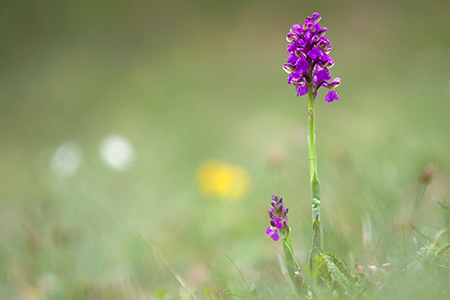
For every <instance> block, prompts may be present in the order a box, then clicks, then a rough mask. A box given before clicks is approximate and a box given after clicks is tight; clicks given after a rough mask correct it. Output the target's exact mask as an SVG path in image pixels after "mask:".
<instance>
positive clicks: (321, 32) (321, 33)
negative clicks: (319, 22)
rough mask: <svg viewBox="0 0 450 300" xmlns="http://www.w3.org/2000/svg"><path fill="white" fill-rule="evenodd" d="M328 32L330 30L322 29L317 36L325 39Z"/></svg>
mask: <svg viewBox="0 0 450 300" xmlns="http://www.w3.org/2000/svg"><path fill="white" fill-rule="evenodd" d="M327 31H328V28H326V27H322V28H321V29H320V30H319V31H318V32H317V34H318V35H319V37H323V36H324V35H325V33H327Z"/></svg>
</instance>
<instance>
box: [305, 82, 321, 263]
mask: <svg viewBox="0 0 450 300" xmlns="http://www.w3.org/2000/svg"><path fill="white" fill-rule="evenodd" d="M308 96H309V105H308V129H309V130H308V155H309V173H310V180H311V204H312V222H313V238H312V246H311V254H310V268H311V271H313V267H314V265H315V264H314V260H315V256H316V255H317V254H319V253H320V252H321V249H322V244H323V239H322V226H321V224H320V223H321V219H320V184H319V177H318V175H317V160H316V132H315V117H316V116H315V110H314V92H313V90H312V84H311V85H310V86H309V92H308Z"/></svg>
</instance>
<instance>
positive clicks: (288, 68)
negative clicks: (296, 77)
mask: <svg viewBox="0 0 450 300" xmlns="http://www.w3.org/2000/svg"><path fill="white" fill-rule="evenodd" d="M283 70H284V71H285V72H286V73H288V74H291V73H292V72H295V66H293V65H291V64H284V65H283Z"/></svg>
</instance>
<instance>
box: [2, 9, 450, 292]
mask: <svg viewBox="0 0 450 300" xmlns="http://www.w3.org/2000/svg"><path fill="white" fill-rule="evenodd" d="M314 11H318V12H320V13H321V15H322V21H321V25H322V26H326V27H328V29H329V30H328V33H327V38H328V39H330V41H331V44H332V46H333V50H332V52H331V56H332V57H333V59H334V61H335V62H336V65H335V66H334V67H333V69H331V75H332V76H333V77H336V76H339V77H340V78H341V79H342V85H341V86H340V87H339V88H338V90H337V91H338V93H339V95H340V100H339V101H336V102H334V103H331V104H327V103H326V102H325V101H324V95H325V93H324V92H323V91H322V92H319V96H318V98H317V103H318V104H317V143H318V145H317V146H318V167H319V175H320V179H321V183H322V198H323V209H322V210H323V214H324V217H323V220H324V231H325V235H326V236H325V239H326V240H325V241H326V248H327V249H328V250H329V251H332V252H334V253H336V254H337V255H339V256H342V257H344V258H346V259H347V260H348V261H349V264H350V265H351V264H352V263H355V262H358V263H361V264H363V265H365V264H368V263H373V260H374V259H373V258H374V255H375V251H376V250H375V248H376V244H377V241H378V239H379V240H380V246H379V250H378V252H377V257H376V261H377V262H379V263H384V262H389V261H390V258H391V257H392V255H393V253H396V251H398V249H400V247H401V243H402V239H401V223H402V222H405V223H408V220H409V218H410V214H411V208H412V206H413V203H414V199H415V197H416V193H417V191H418V189H419V185H418V180H417V179H418V177H419V176H420V173H421V171H422V170H423V168H424V167H425V166H426V165H427V164H429V163H433V164H434V165H435V166H436V167H437V171H436V174H435V176H434V181H433V182H432V184H431V185H430V186H429V188H428V189H427V191H426V193H425V197H424V205H423V214H421V215H420V221H419V222H420V224H421V227H422V229H423V232H424V233H425V234H427V235H428V236H430V237H433V236H434V235H435V233H436V232H437V231H438V230H439V229H441V228H443V227H444V226H448V216H447V219H445V215H443V213H442V212H441V211H440V210H439V208H438V207H437V205H435V203H434V202H433V201H432V199H434V198H436V199H440V200H443V201H445V200H447V201H448V200H449V192H450V155H449V149H450V138H449V137H450V123H449V115H450V89H449V82H450V75H449V74H450V72H449V67H450V56H449V53H450V39H449V38H448V37H449V36H450V3H449V2H448V1H444V0H442V1H437V0H436V1H435V0H432V1H404V0H403V1H402V0H400V1H387V0H381V1H340V2H337V1H266V0H259V1H256V0H248V1H247V0H240V1H237V0H229V1H205V0H197V1H162V0H161V1H143V0H141V1H102V0H99V1H86V0H81V1H20V0H19V1H2V2H1V4H0V39H1V43H0V66H1V67H0V101H1V102H0V103H1V107H0V139H1V143H0V222H1V225H0V270H1V271H0V298H2V299H152V297H153V296H155V295H158V293H162V292H163V291H167V295H168V297H169V298H170V297H172V296H173V297H178V296H177V295H178V290H179V286H180V284H179V283H178V282H177V281H176V279H175V278H174V275H173V274H172V272H171V271H170V270H169V268H168V266H167V264H169V265H170V266H171V267H173V269H174V270H176V272H177V273H179V274H180V276H182V277H183V278H184V279H185V281H186V282H187V283H186V284H187V285H188V286H189V287H190V288H191V289H193V290H195V292H196V293H197V292H201V293H203V294H205V295H210V296H209V297H211V298H214V295H215V294H218V293H222V294H223V293H224V292H225V291H243V290H245V285H244V284H243V282H242V280H241V278H240V276H239V274H238V272H237V271H236V269H235V267H234V266H233V264H232V262H231V261H230V259H231V260H232V261H233V262H234V263H235V264H236V266H238V268H239V269H240V271H241V272H242V273H243V274H244V276H245V278H247V280H248V281H250V282H253V281H256V282H259V281H261V278H265V279H267V281H268V282H271V284H273V283H280V284H283V283H282V282H283V278H282V275H281V274H280V272H279V266H278V262H277V258H276V256H275V254H274V250H273V246H274V243H273V242H272V241H271V239H270V238H269V237H268V236H267V235H266V234H265V228H266V227H267V226H268V217H267V209H268V208H269V205H270V196H271V195H272V194H273V193H277V194H279V195H282V196H283V197H284V198H285V202H286V205H287V206H288V207H290V219H289V222H290V225H291V227H292V228H293V234H294V246H295V248H296V251H297V252H296V254H297V256H298V258H299V261H301V262H302V263H304V262H305V261H306V259H307V256H308V252H309V243H310V218H311V217H310V204H309V184H308V183H309V179H308V176H309V171H308V165H307V147H306V126H307V123H306V107H307V101H306V98H297V97H296V96H295V92H294V88H293V86H289V85H287V84H286V78H287V74H286V73H284V72H283V70H282V69H281V65H282V64H283V63H284V61H285V60H286V58H287V55H286V48H285V47H286V40H285V34H286V33H287V31H288V30H289V28H290V26H291V25H292V24H294V23H300V22H303V20H304V19H305V18H306V17H307V16H308V15H311V13H313V12H314ZM114 137H115V138H114ZM108 138H109V139H108ZM111 138H112V140H113V141H116V142H117V143H116V144H114V143H112V144H111V143H110V144H108V141H111ZM105 145H106V146H105ZM108 145H109V146H110V147H109V146H108ZM111 145H113V146H111ZM114 145H116V146H117V147H115V146H114ZM105 147H106V148H105ZM108 147H109V148H108ZM111 147H112V148H111ZM102 149H103V150H102ZM104 149H110V150H104ZM111 149H112V150H111ZM114 149H115V150H114ZM117 149H119V150H117ZM120 149H122V150H120ZM105 151H106V153H110V154H111V153H112V154H111V155H112V157H113V158H112V159H113V160H114V157H115V158H116V159H117V157H119V158H118V159H119V162H118V163H116V164H114V163H111V162H110V161H109V163H108V157H109V156H108V155H109V154H105ZM108 151H110V152H108ZM111 151H112V152H111ZM115 151H116V152H115ZM124 153H125V154H124ZM121 155H122V156H121ZM120 159H122V160H120ZM210 160H220V161H223V162H226V163H229V164H231V165H234V166H240V168H242V169H244V170H245V172H246V174H247V176H248V180H249V182H250V186H249V188H248V189H247V192H246V193H245V194H244V195H243V196H241V197H239V198H233V199H229V198H227V197H218V196H208V195H205V194H203V193H202V190H201V187H200V186H199V184H198V181H197V176H198V175H197V174H198V172H199V171H198V170H199V168H201V166H202V165H203V164H204V163H206V162H208V161H210ZM150 244H151V245H153V246H154V247H155V248H157V249H159V251H160V252H161V253H163V255H164V257H165V259H166V260H167V264H166V263H164V261H163V259H161V258H160V257H159V256H158V255H157V253H156V252H155V251H154V250H153V249H152V247H151V245H150ZM228 258H230V259H228ZM209 291H210V292H209ZM230 298H231V297H230Z"/></svg>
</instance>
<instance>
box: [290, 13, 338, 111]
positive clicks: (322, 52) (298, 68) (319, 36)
mask: <svg viewBox="0 0 450 300" xmlns="http://www.w3.org/2000/svg"><path fill="white" fill-rule="evenodd" d="M320 19H321V16H320V15H319V14H318V13H316V12H315V13H313V14H312V15H311V16H310V17H307V18H306V20H305V22H304V23H303V24H295V25H292V27H291V30H290V32H289V33H288V34H287V36H286V40H287V41H288V42H289V45H288V46H287V53H288V54H290V55H289V57H288V59H287V63H286V64H284V65H283V69H284V70H285V71H286V72H287V73H288V74H289V77H288V80H287V82H288V84H293V85H294V86H295V91H296V93H297V96H303V95H306V94H307V93H308V91H309V89H312V90H311V92H312V93H313V94H314V99H315V98H316V96H317V90H318V89H319V88H320V87H321V86H323V87H326V88H328V89H329V90H330V91H329V92H328V94H327V95H326V96H325V100H326V101H327V102H333V101H334V100H338V99H339V95H338V94H337V93H336V91H335V90H334V89H335V88H336V87H337V86H339V85H340V84H341V79H340V78H339V77H336V78H334V79H333V80H331V76H330V72H329V68H331V67H332V66H333V65H334V61H333V59H331V57H330V56H329V53H330V50H331V46H330V41H329V40H328V39H327V38H325V33H326V32H327V30H328V29H327V28H326V27H320V25H319V21H320Z"/></svg>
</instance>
